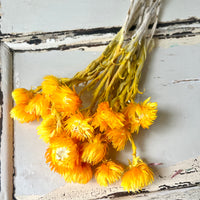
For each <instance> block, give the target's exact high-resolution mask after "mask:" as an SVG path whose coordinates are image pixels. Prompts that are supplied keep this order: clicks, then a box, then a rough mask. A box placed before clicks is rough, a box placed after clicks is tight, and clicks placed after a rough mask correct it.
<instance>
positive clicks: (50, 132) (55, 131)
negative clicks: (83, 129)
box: [37, 115, 66, 143]
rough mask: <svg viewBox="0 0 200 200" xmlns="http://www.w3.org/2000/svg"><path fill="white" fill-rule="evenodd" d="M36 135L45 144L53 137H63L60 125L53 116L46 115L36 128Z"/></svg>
mask: <svg viewBox="0 0 200 200" xmlns="http://www.w3.org/2000/svg"><path fill="white" fill-rule="evenodd" d="M37 130H38V135H40V138H42V139H43V140H44V141H45V142H46V143H48V142H49V141H50V139H51V138H52V137H54V136H59V135H65V134H66V133H65V134H64V133H63V129H62V124H61V122H60V121H59V120H58V119H57V118H56V116H54V115H48V117H46V118H45V119H43V121H42V122H41V124H40V125H39V126H38V127H37Z"/></svg>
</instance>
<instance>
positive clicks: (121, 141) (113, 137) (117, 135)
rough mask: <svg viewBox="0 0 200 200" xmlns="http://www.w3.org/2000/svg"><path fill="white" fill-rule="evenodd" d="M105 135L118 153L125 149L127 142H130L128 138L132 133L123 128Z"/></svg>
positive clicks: (112, 130)
mask: <svg viewBox="0 0 200 200" xmlns="http://www.w3.org/2000/svg"><path fill="white" fill-rule="evenodd" d="M105 134H106V137H107V138H108V140H109V141H110V142H112V145H113V147H114V148H115V149H116V150H117V151H121V150H123V149H124V147H125V145H126V142H127V141H128V138H129V136H130V135H131V133H130V132H129V130H128V129H127V128H126V127H122V128H119V129H111V130H109V131H107V132H106V133H105Z"/></svg>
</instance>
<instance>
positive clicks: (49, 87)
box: [42, 76, 59, 96]
mask: <svg viewBox="0 0 200 200" xmlns="http://www.w3.org/2000/svg"><path fill="white" fill-rule="evenodd" d="M58 86H59V79H58V78H56V77H55V76H45V77H44V81H43V82H42V93H43V94H45V95H47V96H49V95H52V94H54V92H55V91H56V90H57V88H58Z"/></svg>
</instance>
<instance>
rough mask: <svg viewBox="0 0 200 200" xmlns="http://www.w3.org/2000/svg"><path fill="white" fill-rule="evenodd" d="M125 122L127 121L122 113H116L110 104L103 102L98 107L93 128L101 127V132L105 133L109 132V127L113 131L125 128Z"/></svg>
mask: <svg viewBox="0 0 200 200" xmlns="http://www.w3.org/2000/svg"><path fill="white" fill-rule="evenodd" d="M124 121H125V119H124V115H123V114H122V113H119V112H114V111H113V110H112V108H110V107H109V103H108V102H102V103H100V104H99V105H98V108H97V112H96V113H95V115H94V119H93V122H92V126H94V127H95V128H97V127H100V131H101V132H103V131H105V130H107V129H108V127H110V128H111V129H114V128H121V127H123V126H124V124H123V122H124Z"/></svg>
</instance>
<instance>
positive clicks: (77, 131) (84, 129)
mask: <svg viewBox="0 0 200 200" xmlns="http://www.w3.org/2000/svg"><path fill="white" fill-rule="evenodd" d="M89 121H91V119H90V118H86V119H85V118H84V116H83V115H82V114H81V113H80V112H78V113H77V114H74V115H71V116H70V117H69V119H68V120H67V121H66V122H65V124H64V125H65V130H66V131H67V133H68V134H69V135H70V136H71V137H72V138H76V139H78V140H80V141H84V140H86V139H90V138H91V137H92V136H93V132H94V129H93V127H92V126H91V125H90V124H89V123H88V122H89Z"/></svg>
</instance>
